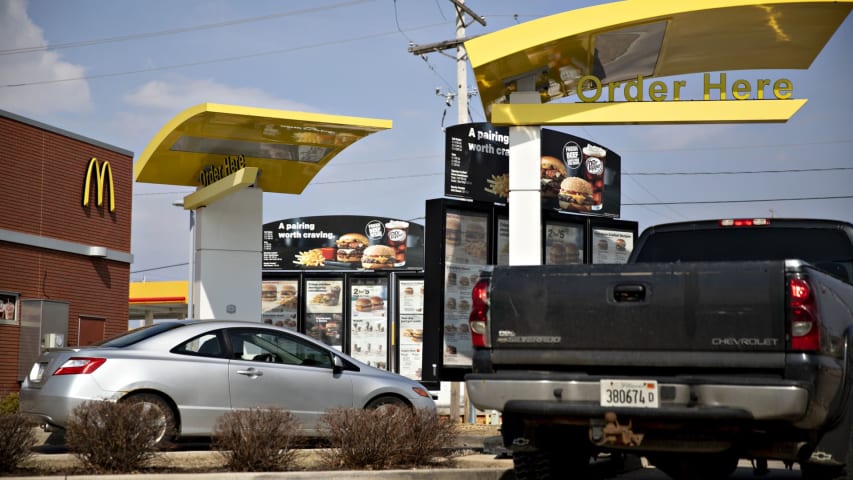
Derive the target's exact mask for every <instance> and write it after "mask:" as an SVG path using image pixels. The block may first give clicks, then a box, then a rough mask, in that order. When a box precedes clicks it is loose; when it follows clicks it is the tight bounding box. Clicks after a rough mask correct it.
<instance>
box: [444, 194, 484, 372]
mask: <svg viewBox="0 0 853 480" xmlns="http://www.w3.org/2000/svg"><path fill="white" fill-rule="evenodd" d="M445 227H446V228H445V250H444V252H445V272H444V274H445V277H444V350H443V351H444V365H464V366H470V365H471V361H472V357H473V347H472V346H471V333H470V332H469V330H468V315H469V314H470V312H471V291H472V290H473V287H474V284H475V283H477V279H478V278H479V274H480V269H481V267H482V266H483V265H486V264H487V263H488V249H487V247H488V243H487V242H488V238H487V235H486V232H487V227H488V216H487V215H486V214H485V213H474V212H462V211H456V210H452V209H448V211H447V215H446V218H445Z"/></svg>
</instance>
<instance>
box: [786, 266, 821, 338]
mask: <svg viewBox="0 0 853 480" xmlns="http://www.w3.org/2000/svg"><path fill="white" fill-rule="evenodd" d="M788 288H789V291H788V296H789V303H788V318H789V320H790V324H791V350H795V351H805V352H814V351H817V350H820V322H819V317H818V312H817V303H816V302H815V299H814V294H813V293H812V288H811V286H810V285H809V282H807V281H806V280H805V279H803V278H792V279H791V280H790V282H789V284H788Z"/></svg>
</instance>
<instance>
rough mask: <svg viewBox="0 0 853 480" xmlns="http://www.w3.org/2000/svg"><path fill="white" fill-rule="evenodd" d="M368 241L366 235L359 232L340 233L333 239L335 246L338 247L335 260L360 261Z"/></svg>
mask: <svg viewBox="0 0 853 480" xmlns="http://www.w3.org/2000/svg"><path fill="white" fill-rule="evenodd" d="M369 243H370V242H369V241H368V240H367V237H366V236H364V235H362V234H360V233H346V234H343V235H341V236H340V237H338V239H337V240H335V246H337V247H338V252H337V260H338V261H339V262H346V263H358V262H360V261H361V257H362V255H364V250H365V249H366V248H367V245H368V244H369Z"/></svg>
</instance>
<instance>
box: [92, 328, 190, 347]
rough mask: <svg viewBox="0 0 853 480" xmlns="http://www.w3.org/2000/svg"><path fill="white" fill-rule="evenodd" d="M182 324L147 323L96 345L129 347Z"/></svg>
mask: <svg viewBox="0 0 853 480" xmlns="http://www.w3.org/2000/svg"><path fill="white" fill-rule="evenodd" d="M182 326H184V324H183V323H176V322H165V323H157V324H154V325H146V326H144V327H139V328H134V329H133V330H130V331H129V332H126V333H122V334H121V335H118V336H116V337H112V338H108V339H106V340H104V341H102V342H98V343H96V344H94V345H95V346H97V347H115V348H122V347H127V346H128V345H133V344H134V343H137V342H140V341H142V340H145V339H146V338H151V337H153V336H155V335H159V334H161V333H163V332H166V331H169V330H173V329H175V328H179V327H182Z"/></svg>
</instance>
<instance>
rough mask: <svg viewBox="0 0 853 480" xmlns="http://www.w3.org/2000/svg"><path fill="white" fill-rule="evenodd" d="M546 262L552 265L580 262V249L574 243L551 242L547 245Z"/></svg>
mask: <svg viewBox="0 0 853 480" xmlns="http://www.w3.org/2000/svg"><path fill="white" fill-rule="evenodd" d="M548 262H549V263H552V264H554V265H571V264H575V263H580V251H579V250H578V246H577V245H575V244H574V243H571V242H569V243H552V244H551V246H550V247H548Z"/></svg>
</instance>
